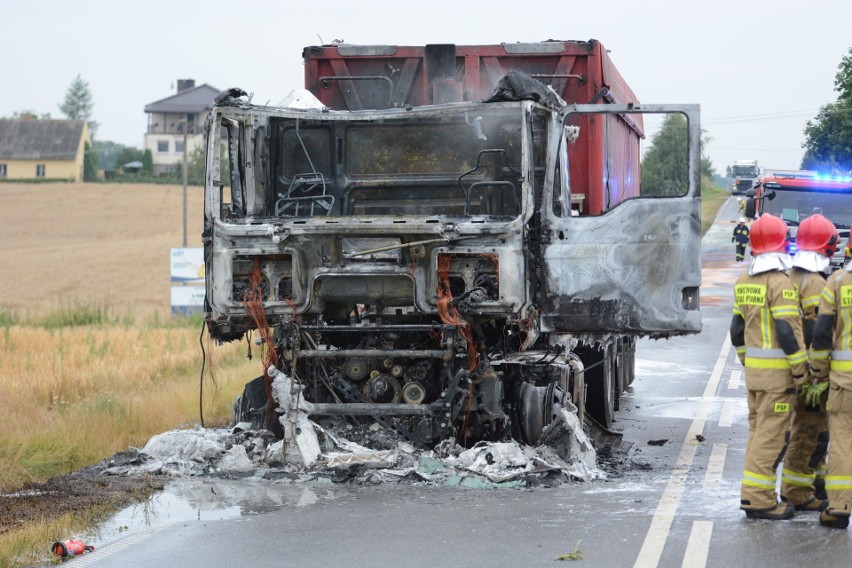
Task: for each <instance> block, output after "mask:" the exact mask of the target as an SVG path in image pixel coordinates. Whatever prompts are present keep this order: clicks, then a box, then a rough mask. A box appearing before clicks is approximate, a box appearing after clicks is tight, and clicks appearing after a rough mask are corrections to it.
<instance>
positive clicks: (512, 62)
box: [303, 40, 644, 215]
mask: <svg viewBox="0 0 852 568" xmlns="http://www.w3.org/2000/svg"><path fill="white" fill-rule="evenodd" d="M303 57H304V60H305V87H306V88H307V89H308V90H309V91H311V92H312V93H313V94H314V95H315V96H316V97H317V98H318V99H319V100H320V101H322V103H323V104H325V105H326V106H328V107H329V108H332V109H336V110H363V109H379V108H390V107H405V106H420V105H429V104H441V103H448V102H459V101H482V100H484V99H486V98H488V97H489V96H490V95H491V93H492V91H493V90H494V87H495V86H496V85H497V83H498V81H499V80H500V79H501V78H502V77H503V76H504V75H506V74H507V73H508V72H509V71H521V72H523V73H526V74H527V75H530V76H532V77H535V78H537V79H539V80H540V81H542V82H544V83H545V84H549V85H551V86H552V87H553V88H554V90H555V91H556V92H557V93H558V94H559V95H560V96H561V97H562V98H563V99H564V100H565V102H567V103H569V104H588V103H600V104H607V103H617V104H628V103H636V104H638V102H639V101H638V100H637V98H636V95H635V94H634V93H633V91H632V90H631V89H630V87H629V86H628V85H627V83H626V82H625V81H624V79H623V78H622V76H621V74H620V73H619V72H618V70H617V69H616V68H615V66H614V65H613V63H612V60H611V59H610V58H609V56H608V55H607V53H606V50H605V49H604V47H603V46H602V45H601V44H600V43H599V42H597V41H595V40H589V41H548V42H542V43H514V44H500V45H452V44H449V45H447V44H436V45H427V46H419V47H416V46H394V45H347V44H339V45H325V46H317V47H307V48H305V50H304V52H303ZM572 124H575V125H577V126H580V134H581V135H580V138H579V140H577V141H576V142H575V143H573V144H572V145H571V146H570V149H569V162H570V171H571V186H572V193H573V195H574V200H575V202H576V203H575V208H578V209H579V210H580V212H581V214H584V215H588V214H590V215H597V214H600V213H602V212H604V211H606V210H608V209H611V208H612V207H613V206H614V205H615V204H617V203H619V202H621V201H623V200H625V199H627V198H630V197H634V196H637V195H639V153H640V149H639V141H640V139H641V138H643V137H644V132H643V125H642V118H641V116H640V115H633V116H631V117H630V118H628V119H625V118H624V117H618V116H612V117H609V118H607V119H604V118H603V117H599V116H586V117H584V118H576V119H574V122H573V123H572ZM580 195H582V197H580Z"/></svg>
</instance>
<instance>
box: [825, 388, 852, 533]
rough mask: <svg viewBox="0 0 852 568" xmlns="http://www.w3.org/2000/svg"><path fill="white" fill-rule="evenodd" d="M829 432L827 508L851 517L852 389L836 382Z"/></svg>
mask: <svg viewBox="0 0 852 568" xmlns="http://www.w3.org/2000/svg"><path fill="white" fill-rule="evenodd" d="M828 432H829V436H831V444H830V446H829V452H828V474H827V475H826V476H825V490H826V493H828V511H829V513H831V514H838V515H847V516H848V515H849V514H850V512H852V391H850V390H846V389H843V388H841V387H839V386H838V385H836V384H834V383H832V384H831V387H830V388H829V389H828Z"/></svg>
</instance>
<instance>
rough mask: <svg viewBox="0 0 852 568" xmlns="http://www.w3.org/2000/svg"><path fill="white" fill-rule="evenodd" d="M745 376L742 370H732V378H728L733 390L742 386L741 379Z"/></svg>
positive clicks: (730, 387)
mask: <svg viewBox="0 0 852 568" xmlns="http://www.w3.org/2000/svg"><path fill="white" fill-rule="evenodd" d="M742 376H743V372H742V371H731V378H730V379H728V388H729V389H731V390H736V389H738V388H740V379H741V378H742Z"/></svg>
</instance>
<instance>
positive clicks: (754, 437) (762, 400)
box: [740, 389, 796, 511]
mask: <svg viewBox="0 0 852 568" xmlns="http://www.w3.org/2000/svg"><path fill="white" fill-rule="evenodd" d="M795 404H796V392H795V389H789V392H788V391H781V392H769V391H760V390H749V391H748V442H747V443H746V454H745V469H744V470H743V479H742V485H741V487H740V508H741V509H744V510H753V511H766V510H769V509H772V508H773V507H775V506H776V505H777V504H778V494H777V493H776V492H775V482H776V480H777V479H778V474H777V469H778V464H779V463H781V460H782V459H783V458H784V452H785V451H786V449H787V440H788V439H789V437H790V428H791V422H792V420H791V419H792V416H793V413H794V411H795V410H794V409H795Z"/></svg>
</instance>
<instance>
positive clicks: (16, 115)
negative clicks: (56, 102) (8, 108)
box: [12, 109, 50, 120]
mask: <svg viewBox="0 0 852 568" xmlns="http://www.w3.org/2000/svg"><path fill="white" fill-rule="evenodd" d="M12 120H50V113H49V112H46V113H44V114H38V113H36V111H34V110H32V109H26V110H16V111H15V112H13V113H12Z"/></svg>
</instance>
